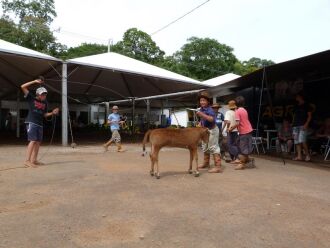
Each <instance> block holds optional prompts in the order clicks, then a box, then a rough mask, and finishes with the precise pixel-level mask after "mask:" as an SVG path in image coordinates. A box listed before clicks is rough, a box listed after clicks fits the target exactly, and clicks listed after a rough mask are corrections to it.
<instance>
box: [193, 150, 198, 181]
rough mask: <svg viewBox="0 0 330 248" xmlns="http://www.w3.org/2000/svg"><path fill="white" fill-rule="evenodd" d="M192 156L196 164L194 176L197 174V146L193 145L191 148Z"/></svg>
mask: <svg viewBox="0 0 330 248" xmlns="http://www.w3.org/2000/svg"><path fill="white" fill-rule="evenodd" d="M192 151H193V152H192V153H193V158H195V164H196V167H195V168H196V169H195V173H194V174H195V177H198V176H199V170H198V152H197V147H194V148H193V150H192Z"/></svg>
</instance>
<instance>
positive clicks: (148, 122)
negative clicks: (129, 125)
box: [147, 99, 150, 130]
mask: <svg viewBox="0 0 330 248" xmlns="http://www.w3.org/2000/svg"><path fill="white" fill-rule="evenodd" d="M149 128H150V100H149V99H147V130H149Z"/></svg>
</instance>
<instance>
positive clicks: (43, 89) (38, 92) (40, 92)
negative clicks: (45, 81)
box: [36, 87, 48, 95]
mask: <svg viewBox="0 0 330 248" xmlns="http://www.w3.org/2000/svg"><path fill="white" fill-rule="evenodd" d="M44 93H48V92H47V90H46V88H44V87H40V88H38V89H37V90H36V94H37V95H41V94H44Z"/></svg>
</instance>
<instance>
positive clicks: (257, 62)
mask: <svg viewBox="0 0 330 248" xmlns="http://www.w3.org/2000/svg"><path fill="white" fill-rule="evenodd" d="M273 64H275V63H274V62H273V61H271V60H266V59H260V58H256V57H253V58H251V59H249V60H247V61H243V62H237V63H236V64H235V66H234V72H235V73H237V74H239V75H246V74H249V73H251V72H254V71H255V70H258V69H261V68H263V67H265V66H269V65H273Z"/></svg>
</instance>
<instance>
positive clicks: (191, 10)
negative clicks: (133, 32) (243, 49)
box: [150, 0, 210, 36]
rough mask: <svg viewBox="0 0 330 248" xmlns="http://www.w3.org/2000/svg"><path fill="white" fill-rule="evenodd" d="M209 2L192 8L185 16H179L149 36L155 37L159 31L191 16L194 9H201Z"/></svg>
mask: <svg viewBox="0 0 330 248" xmlns="http://www.w3.org/2000/svg"><path fill="white" fill-rule="evenodd" d="M209 1H210V0H207V1H205V2H204V3H202V4H200V5H198V6H197V7H195V8H193V9H192V10H190V11H188V12H187V13H186V14H184V15H183V16H180V17H179V18H177V19H175V20H174V21H172V22H170V23H169V24H167V25H165V26H164V27H162V28H160V29H158V30H156V31H155V32H153V33H151V34H150V36H152V35H155V34H157V33H159V32H160V31H162V30H164V29H165V28H167V27H169V26H170V25H172V24H174V23H176V22H177V21H179V20H181V19H182V18H184V17H185V16H187V15H189V14H191V13H192V12H194V11H195V10H196V9H198V8H200V7H202V6H203V5H204V4H206V3H207V2H209Z"/></svg>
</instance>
